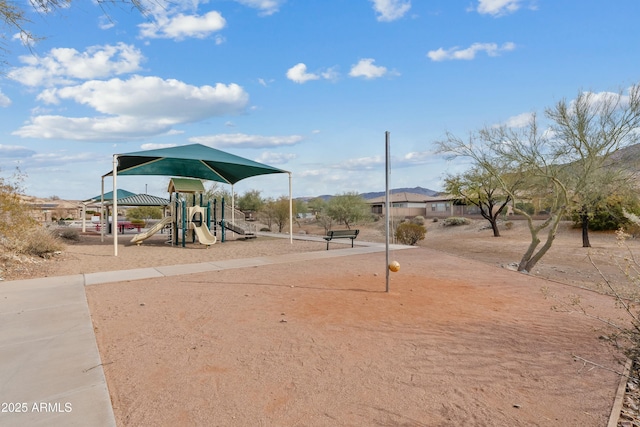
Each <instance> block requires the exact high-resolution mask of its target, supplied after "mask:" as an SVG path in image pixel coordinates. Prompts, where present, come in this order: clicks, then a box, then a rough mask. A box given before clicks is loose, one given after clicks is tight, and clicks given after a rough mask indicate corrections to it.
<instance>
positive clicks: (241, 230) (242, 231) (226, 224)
mask: <svg viewBox="0 0 640 427" xmlns="http://www.w3.org/2000/svg"><path fill="white" fill-rule="evenodd" d="M224 227H225V228H226V229H227V230H229V231H233V232H234V233H236V234H240V235H241V236H244V237H245V239H255V238H256V234H255V233H254V232H253V231H250V230H246V229H244V228H242V227H240V226H238V225H237V224H234V223H232V222H231V221H224Z"/></svg>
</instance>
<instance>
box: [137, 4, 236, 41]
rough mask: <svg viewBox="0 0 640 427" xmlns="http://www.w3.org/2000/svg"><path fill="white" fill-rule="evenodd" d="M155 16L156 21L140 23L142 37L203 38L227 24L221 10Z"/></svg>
mask: <svg viewBox="0 0 640 427" xmlns="http://www.w3.org/2000/svg"><path fill="white" fill-rule="evenodd" d="M155 18H156V21H155V22H145V23H143V24H140V25H139V28H140V36H141V37H143V38H152V39H157V38H163V39H177V40H182V39H186V38H191V37H192V38H199V39H203V38H206V37H208V36H209V35H210V34H211V33H214V32H216V31H220V30H221V29H223V28H224V27H225V26H226V24H227V22H226V20H225V19H224V18H223V17H222V15H221V14H220V12H217V11H211V12H208V13H206V14H205V15H202V16H199V15H185V14H182V13H177V14H175V15H169V14H167V15H161V14H158V15H156V16H155ZM217 44H220V43H217Z"/></svg>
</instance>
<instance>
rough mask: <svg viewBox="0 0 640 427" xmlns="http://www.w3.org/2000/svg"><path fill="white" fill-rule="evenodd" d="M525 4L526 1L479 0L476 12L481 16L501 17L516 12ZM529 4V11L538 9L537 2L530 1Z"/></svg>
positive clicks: (534, 0)
mask: <svg viewBox="0 0 640 427" xmlns="http://www.w3.org/2000/svg"><path fill="white" fill-rule="evenodd" d="M525 2H526V1H525V0H479V1H478V7H477V9H475V10H477V12H478V13H479V14H481V15H491V16H494V17H499V16H504V15H508V14H510V13H514V12H516V11H517V10H519V9H520V8H522V7H523V3H525ZM528 3H529V4H528V6H527V7H528V8H529V9H531V10H535V9H537V5H536V0H530V1H528Z"/></svg>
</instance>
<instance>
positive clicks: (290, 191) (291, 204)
mask: <svg viewBox="0 0 640 427" xmlns="http://www.w3.org/2000/svg"><path fill="white" fill-rule="evenodd" d="M291 181H292V177H291V172H289V243H290V244H293V193H292V186H291Z"/></svg>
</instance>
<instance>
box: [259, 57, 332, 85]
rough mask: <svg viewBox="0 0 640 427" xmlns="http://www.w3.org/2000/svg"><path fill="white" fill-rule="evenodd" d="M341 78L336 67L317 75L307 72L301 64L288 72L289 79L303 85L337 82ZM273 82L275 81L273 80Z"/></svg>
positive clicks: (304, 65)
mask: <svg viewBox="0 0 640 427" xmlns="http://www.w3.org/2000/svg"><path fill="white" fill-rule="evenodd" d="M338 77H340V75H339V73H338V71H337V70H336V67H332V68H327V69H326V70H324V71H319V72H317V73H309V72H307V66H306V64H304V63H302V62H300V63H298V64H296V65H294V66H293V67H291V68H289V69H288V70H287V78H288V79H289V80H291V81H293V82H295V83H299V84H303V83H306V82H308V81H310V80H320V79H324V80H331V81H336V80H337V79H338ZM271 82H273V80H271Z"/></svg>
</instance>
